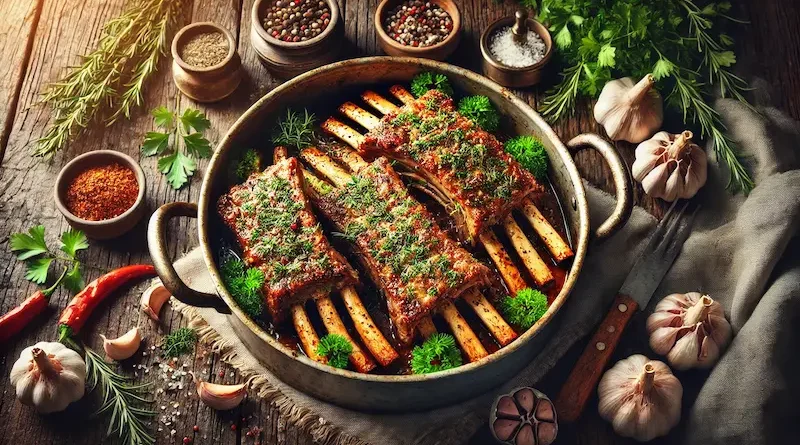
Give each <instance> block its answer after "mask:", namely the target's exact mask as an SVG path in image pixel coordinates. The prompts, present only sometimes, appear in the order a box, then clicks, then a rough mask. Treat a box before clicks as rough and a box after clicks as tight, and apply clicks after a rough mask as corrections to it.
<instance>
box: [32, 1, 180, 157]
mask: <svg viewBox="0 0 800 445" xmlns="http://www.w3.org/2000/svg"><path fill="white" fill-rule="evenodd" d="M183 5H184V2H183V1H181V0H133V1H131V2H129V6H128V7H127V8H126V9H125V10H124V11H123V12H122V14H121V15H119V16H118V17H116V18H114V19H111V20H110V21H109V22H108V23H106V24H105V26H104V27H103V32H102V35H101V37H100V40H99V41H98V43H97V47H96V48H95V49H94V51H92V52H90V53H89V54H87V55H85V56H83V57H82V58H81V63H80V65H78V66H75V67H71V68H70V69H69V71H68V73H67V74H66V75H65V76H64V77H63V78H61V79H60V80H58V81H56V82H53V83H51V84H50V85H48V86H47V87H46V88H45V90H44V92H43V95H44V97H43V99H42V102H44V103H47V104H48V105H50V107H51V108H52V118H51V123H50V126H49V127H48V129H47V131H46V132H45V134H44V136H42V138H41V139H39V140H38V141H37V142H36V147H35V148H34V150H33V155H34V156H38V157H45V158H50V157H51V156H53V155H54V154H55V153H56V152H57V151H58V150H60V149H61V148H63V147H64V146H65V145H66V144H67V143H69V142H70V141H71V140H73V139H74V138H75V137H76V136H77V135H78V134H80V133H81V132H82V131H83V129H84V128H85V127H87V126H88V125H89V124H90V123H92V122H105V123H106V124H109V125H110V124H112V123H113V122H115V121H116V120H117V119H119V118H120V117H123V116H124V117H125V118H129V117H130V113H131V109H132V108H133V107H136V106H139V105H141V104H142V99H143V97H142V93H143V90H144V87H145V84H146V83H147V81H148V79H150V78H151V77H152V75H153V73H155V72H156V70H157V69H158V65H159V61H160V60H161V57H162V56H163V54H164V51H165V50H166V48H167V45H168V44H169V41H170V35H171V33H172V31H173V30H174V28H175V25H176V24H177V22H178V18H179V17H180V14H181V12H182V11H183Z"/></svg>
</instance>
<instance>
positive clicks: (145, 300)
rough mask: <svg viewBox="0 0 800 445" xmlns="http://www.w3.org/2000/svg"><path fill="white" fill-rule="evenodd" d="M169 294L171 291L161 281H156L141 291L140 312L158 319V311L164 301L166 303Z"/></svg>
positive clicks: (170, 294)
mask: <svg viewBox="0 0 800 445" xmlns="http://www.w3.org/2000/svg"><path fill="white" fill-rule="evenodd" d="M171 296H172V293H171V292H170V291H169V290H167V288H166V287H164V285H163V284H161V283H156V284H154V285H152V286H150V287H148V288H147V290H145V291H144V293H142V299H141V301H140V305H141V308H142V312H144V313H145V314H147V316H148V317H150V318H151V319H153V320H155V321H158V320H159V318H158V313H159V312H161V307H162V306H164V303H166V302H167V300H169V297H171Z"/></svg>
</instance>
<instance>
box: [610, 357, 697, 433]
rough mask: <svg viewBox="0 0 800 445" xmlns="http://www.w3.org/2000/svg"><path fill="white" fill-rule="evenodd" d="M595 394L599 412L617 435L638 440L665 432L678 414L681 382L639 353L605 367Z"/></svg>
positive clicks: (662, 367) (673, 424) (674, 421)
mask: <svg viewBox="0 0 800 445" xmlns="http://www.w3.org/2000/svg"><path fill="white" fill-rule="evenodd" d="M597 395H598V396H599V399H600V407H599V410H600V416H601V417H602V418H603V419H606V420H608V421H609V422H611V423H612V424H613V426H614V431H616V432H617V434H619V435H620V436H625V437H632V438H634V439H636V440H638V441H640V442H646V441H648V440H651V439H653V438H655V437H658V436H663V435H665V434H667V432H669V430H670V429H672V427H674V426H675V425H677V424H678V420H680V417H681V398H682V397H683V386H682V385H681V382H679V381H678V378H677V377H675V376H674V375H672V371H670V370H669V367H668V366H667V365H665V364H664V363H662V362H659V361H656V360H650V359H648V358H647V357H645V356H643V355H641V354H636V355H632V356H630V357H628V358H626V359H624V360H620V361H619V362H617V364H616V365H614V366H613V367H612V368H611V369H609V370H608V371H606V373H605V374H603V378H602V379H601V380H600V385H599V386H598V387H597Z"/></svg>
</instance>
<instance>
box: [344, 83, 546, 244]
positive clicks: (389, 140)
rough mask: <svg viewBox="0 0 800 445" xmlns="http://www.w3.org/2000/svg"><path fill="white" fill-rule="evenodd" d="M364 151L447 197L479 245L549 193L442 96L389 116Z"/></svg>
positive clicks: (363, 145)
mask: <svg viewBox="0 0 800 445" xmlns="http://www.w3.org/2000/svg"><path fill="white" fill-rule="evenodd" d="M358 150H359V151H360V152H362V153H364V154H366V155H368V156H369V157H374V156H382V155H385V156H388V157H389V158H391V159H394V160H396V161H398V162H400V163H401V164H403V165H404V166H405V167H407V168H408V169H409V170H411V171H413V172H416V173H418V174H420V175H421V176H422V177H423V179H424V180H425V181H426V182H428V183H430V184H431V185H433V186H434V187H435V188H436V189H437V190H439V191H441V192H442V193H444V194H445V195H446V196H447V198H448V200H449V201H451V202H452V203H453V204H454V205H455V207H456V209H455V210H456V212H455V215H456V216H457V217H459V218H460V219H461V221H459V222H460V224H459V228H460V230H461V236H462V237H463V238H464V239H468V240H471V241H473V242H474V241H477V238H478V235H479V234H480V233H482V232H483V231H484V230H485V229H486V228H488V227H490V226H492V225H495V224H497V223H499V222H502V221H503V219H504V218H505V217H506V216H508V215H509V213H510V212H511V210H512V208H513V207H517V206H519V205H520V204H521V203H522V202H523V201H524V200H525V198H526V197H527V196H528V195H529V194H531V193H534V192H537V191H541V190H543V189H542V187H541V185H540V184H539V183H538V182H537V181H536V179H534V177H533V175H531V174H530V172H528V171H527V170H525V168H523V167H522V166H521V165H520V164H519V163H518V162H517V161H516V160H515V159H513V158H512V157H511V156H509V155H508V154H506V152H505V151H504V150H503V146H502V144H501V143H500V142H499V141H498V140H497V139H496V138H495V137H494V136H493V135H491V134H489V133H487V132H485V131H483V130H482V129H480V127H478V126H476V125H475V124H474V123H473V122H472V121H471V120H469V119H467V118H465V117H463V116H461V115H460V114H459V113H458V112H457V111H456V109H455V107H454V105H453V100H452V99H451V98H450V97H449V96H447V95H445V94H442V93H441V92H439V91H438V90H431V91H428V92H427V93H425V94H424V95H422V96H421V97H420V98H418V99H416V100H414V101H413V102H409V103H408V104H406V105H405V106H404V107H402V108H400V109H397V110H394V111H390V112H389V113H387V114H386V115H384V116H383V118H382V119H381V120H380V123H379V124H378V125H377V126H376V127H375V128H372V129H370V131H369V132H368V133H367V134H366V135H365V137H364V139H363V141H362V142H361V144H360V145H359V146H358Z"/></svg>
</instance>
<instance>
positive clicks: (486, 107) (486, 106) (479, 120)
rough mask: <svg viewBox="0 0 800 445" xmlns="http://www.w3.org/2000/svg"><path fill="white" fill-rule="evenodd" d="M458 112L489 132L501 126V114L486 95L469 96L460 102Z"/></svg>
mask: <svg viewBox="0 0 800 445" xmlns="http://www.w3.org/2000/svg"><path fill="white" fill-rule="evenodd" d="M458 112H459V113H461V114H462V115H463V116H464V117H466V118H468V119H470V120H472V121H473V122H475V123H476V124H478V126H479V127H481V128H483V129H484V130H486V131H488V132H493V131H496V130H497V128H498V127H500V115H499V114H498V113H497V109H496V108H495V107H494V105H492V102H491V101H490V100H489V98H488V97H486V96H467V97H465V98H463V99H461V100H460V101H459V102H458Z"/></svg>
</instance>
